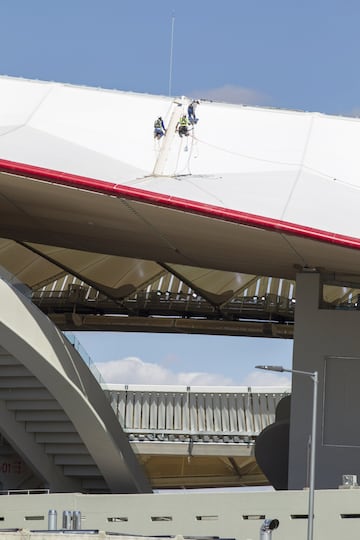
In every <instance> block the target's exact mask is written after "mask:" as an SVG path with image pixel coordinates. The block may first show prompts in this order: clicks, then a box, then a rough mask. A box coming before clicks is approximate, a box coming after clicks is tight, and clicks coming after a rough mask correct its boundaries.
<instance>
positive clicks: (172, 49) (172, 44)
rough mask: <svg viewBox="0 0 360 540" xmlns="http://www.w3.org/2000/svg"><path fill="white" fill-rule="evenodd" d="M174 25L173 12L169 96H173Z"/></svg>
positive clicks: (173, 17) (173, 16)
mask: <svg viewBox="0 0 360 540" xmlns="http://www.w3.org/2000/svg"><path fill="white" fill-rule="evenodd" d="M174 27H175V15H174V13H173V15H172V18H171V40H170V67H169V96H171V89H172V70H173V51H174Z"/></svg>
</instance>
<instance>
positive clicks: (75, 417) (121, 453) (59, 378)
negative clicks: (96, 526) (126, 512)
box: [0, 280, 151, 493]
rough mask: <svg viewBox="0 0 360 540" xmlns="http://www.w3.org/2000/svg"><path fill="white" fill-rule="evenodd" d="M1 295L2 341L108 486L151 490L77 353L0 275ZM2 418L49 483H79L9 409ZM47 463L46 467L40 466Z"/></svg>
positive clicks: (60, 485)
mask: <svg viewBox="0 0 360 540" xmlns="http://www.w3.org/2000/svg"><path fill="white" fill-rule="evenodd" d="M0 294H1V298H2V305H3V306H6V309H3V310H2V314H1V322H0V343H1V345H2V346H3V347H4V348H5V349H6V351H8V352H9V353H10V354H11V355H12V356H13V357H15V358H16V359H17V360H18V361H19V362H20V363H21V364H22V365H23V366H25V368H27V370H28V371H29V372H30V373H31V374H32V375H33V376H34V377H36V379H37V380H38V381H40V383H41V384H42V385H43V386H44V387H45V388H46V389H47V390H48V391H49V393H50V394H51V396H52V397H53V398H54V399H55V400H56V401H57V402H58V403H59V404H60V405H61V407H62V409H63V411H64V412H65V413H66V415H67V417H68V418H69V420H70V422H71V423H72V425H73V426H74V431H75V432H76V433H77V434H78V436H79V438H80V440H81V442H82V443H83V444H84V445H85V447H86V449H87V450H88V453H89V455H90V457H91V459H92V460H93V462H94V465H95V468H96V467H97V469H98V471H99V472H100V474H101V476H102V477H103V479H104V480H105V483H106V485H107V487H108V489H109V490H110V491H111V492H118V493H119V492H122V493H124V492H126V493H136V492H149V491H151V488H150V484H149V482H148V480H147V478H146V476H145V474H144V473H143V471H142V469H141V467H140V464H139V463H138V461H137V459H136V457H135V455H134V454H133V452H132V450H131V448H130V445H129V443H128V440H127V438H126V435H125V434H124V433H123V431H122V429H121V426H120V424H119V423H118V421H117V419H116V416H115V414H114V412H113V410H112V408H111V406H110V404H109V403H108V401H107V399H106V397H105V395H104V393H103V391H102V390H101V388H100V386H99V385H98V383H97V381H96V380H95V379H94V377H93V375H92V373H91V372H90V370H89V369H88V367H87V366H86V365H85V363H84V362H83V360H82V359H81V357H80V355H79V353H78V352H77V351H76V350H75V349H74V348H73V347H72V346H71V345H70V344H69V343H68V342H67V341H66V339H65V338H64V336H63V335H62V334H61V333H60V331H59V330H57V328H56V327H55V326H54V325H53V324H52V323H51V321H50V320H49V319H48V318H47V317H46V316H45V315H43V313H41V312H40V311H39V310H38V309H37V308H36V307H35V306H34V304H32V302H31V301H30V300H29V299H27V298H26V297H25V296H23V295H22V294H21V293H20V292H19V291H17V290H16V289H15V288H13V287H11V286H10V285H9V284H8V283H6V282H5V281H3V280H0ZM6 420H7V421H6V430H5V431H6V433H4V435H5V436H6V435H7V436H8V437H9V439H10V440H11V442H12V443H13V444H14V445H15V446H16V447H17V448H22V452H23V453H24V451H25V452H26V455H27V458H28V462H29V459H30V460H31V464H30V465H31V466H32V467H33V468H34V470H35V471H36V472H37V473H38V472H41V476H42V477H45V479H46V481H47V483H48V485H49V486H50V487H53V488H54V489H57V490H59V489H62V490H66V489H69V487H72V489H73V488H74V484H75V485H77V486H79V479H78V478H75V479H74V478H73V479H70V478H69V477H68V476H67V475H66V474H65V473H64V472H63V474H62V475H61V474H60V473H59V471H60V469H61V468H59V466H57V465H54V464H53V463H51V460H50V459H49V457H48V456H46V458H47V459H46V460H45V459H43V458H45V456H43V455H42V454H43V453H44V447H42V446H41V445H37V446H35V447H34V444H35V443H34V441H33V440H32V439H31V437H30V436H29V433H26V432H21V430H20V428H19V425H16V423H15V418H12V417H11V414H9V415H8V416H7V419H6ZM0 427H1V425H0ZM24 447H25V448H24ZM45 463H48V466H47V467H45V466H43V467H42V465H43V464H45ZM75 476H76V475H75ZM70 480H71V482H70ZM70 483H72V486H70Z"/></svg>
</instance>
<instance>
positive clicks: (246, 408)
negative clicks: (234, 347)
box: [103, 385, 290, 488]
mask: <svg viewBox="0 0 360 540" xmlns="http://www.w3.org/2000/svg"><path fill="white" fill-rule="evenodd" d="M103 387H104V390H105V393H106V394H108V396H109V398H110V401H111V403H112V406H113V408H114V410H115V412H116V415H117V417H118V419H119V421H120V423H121V425H122V427H123V430H124V432H125V433H126V434H127V435H128V437H129V441H130V443H131V445H132V447H133V449H134V451H135V452H136V454H137V455H138V458H139V460H140V461H141V462H142V463H143V464H144V466H145V468H146V470H147V473H148V476H149V478H151V482H152V485H153V487H156V488H161V487H181V486H186V487H214V486H218V487H224V486H227V487H229V486H239V485H264V484H267V483H268V481H267V479H266V477H265V476H264V474H263V473H262V471H261V470H260V469H259V467H258V465H257V463H256V460H255V457H254V445H255V440H256V437H257V435H258V434H259V433H260V432H261V431H262V430H263V429H264V428H265V427H266V426H268V425H269V424H271V423H273V422H274V420H275V409H276V406H277V404H278V403H279V401H280V400H281V399H282V397H284V396H285V395H287V394H288V393H289V391H290V388H289V387H287V388H260V387H258V388H250V387H186V386H166V387H164V386H138V385H104V386H103Z"/></svg>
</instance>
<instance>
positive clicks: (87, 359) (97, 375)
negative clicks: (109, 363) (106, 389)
mask: <svg viewBox="0 0 360 540" xmlns="http://www.w3.org/2000/svg"><path fill="white" fill-rule="evenodd" d="M64 336H65V337H66V339H67V340H68V341H69V343H71V345H72V346H73V347H74V349H76V350H77V352H78V353H79V354H80V356H81V358H82V359H83V360H84V362H85V364H86V365H87V366H88V368H89V369H90V371H91V372H92V374H93V375H94V377H95V379H96V380H97V382H98V383H99V384H105V380H104V379H103V377H102V375H101V373H100V371H99V370H98V369H97V367H96V365H95V363H94V362H93V360H92V359H91V357H90V356H89V354H88V353H87V352H86V350H85V349H84V347H83V346H82V345H81V343H80V341H79V340H78V338H77V337H76V336H74V334H71V333H70V332H64Z"/></svg>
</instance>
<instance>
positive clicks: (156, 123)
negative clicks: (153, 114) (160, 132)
mask: <svg viewBox="0 0 360 540" xmlns="http://www.w3.org/2000/svg"><path fill="white" fill-rule="evenodd" d="M154 127H156V128H162V122H161V120H160V118H158V119H157V120H155V123H154Z"/></svg>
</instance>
